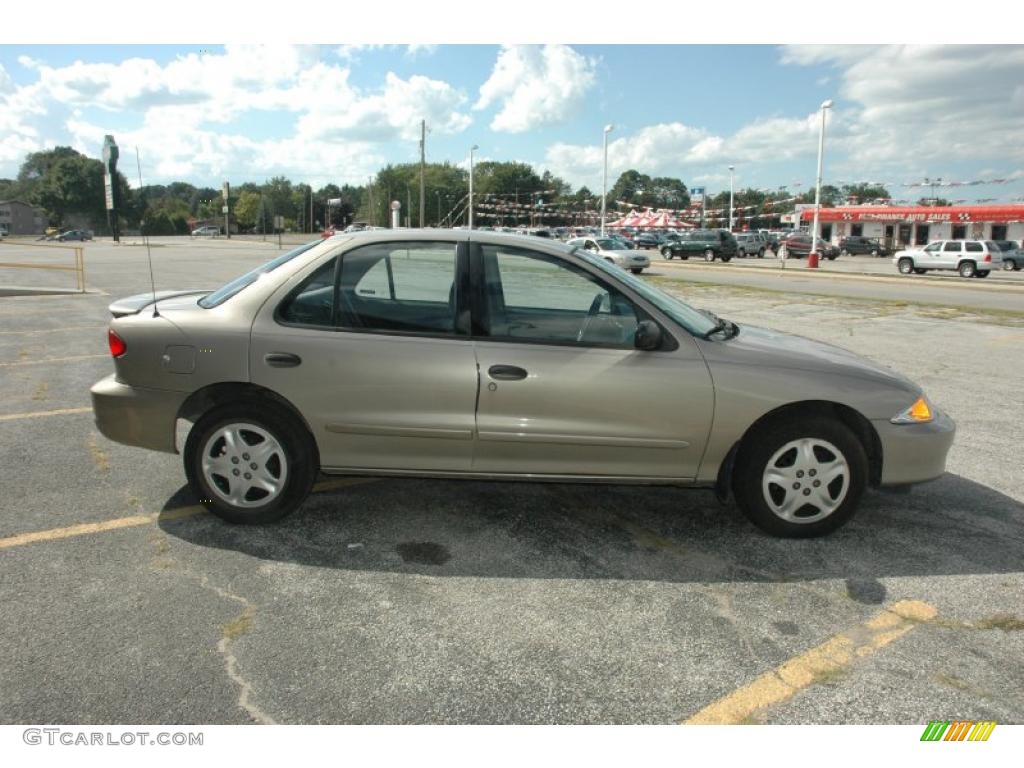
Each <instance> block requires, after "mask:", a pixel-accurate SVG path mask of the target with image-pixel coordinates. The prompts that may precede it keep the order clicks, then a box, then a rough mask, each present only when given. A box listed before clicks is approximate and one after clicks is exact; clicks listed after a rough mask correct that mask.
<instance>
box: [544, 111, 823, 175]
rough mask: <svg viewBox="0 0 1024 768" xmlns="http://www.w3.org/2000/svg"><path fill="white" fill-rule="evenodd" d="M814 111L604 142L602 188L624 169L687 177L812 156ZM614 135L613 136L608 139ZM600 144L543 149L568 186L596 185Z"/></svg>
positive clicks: (653, 128)
mask: <svg viewBox="0 0 1024 768" xmlns="http://www.w3.org/2000/svg"><path fill="white" fill-rule="evenodd" d="M819 120H820V117H819V115H818V113H817V112H815V113H813V114H811V115H808V116H807V117H804V118H781V117H778V118H770V119H767V120H758V121H755V122H754V123H750V124H748V125H746V126H744V127H742V128H740V129H739V130H738V131H736V133H734V134H732V135H731V136H719V135H716V134H713V133H711V132H710V131H708V130H706V129H704V128H697V127H694V126H689V125H685V124H683V123H678V122H677V123H659V124H657V125H649V126H646V127H644V128H641V129H640V130H638V131H636V132H635V133H633V134H629V135H623V136H619V137H618V138H616V139H614V140H612V141H610V142H609V143H608V184H609V185H611V184H612V183H614V180H615V179H616V178H618V175H619V174H620V173H621V172H623V171H625V170H628V169H630V168H635V169H637V170H639V171H640V172H641V173H646V174H649V175H652V176H664V175H671V176H677V177H678V176H682V177H684V178H690V177H693V176H694V174H695V173H700V172H701V169H703V168H705V167H706V166H709V165H726V164H728V163H748V164H753V163H760V162H764V161H765V160H766V159H770V161H771V162H777V161H780V160H792V159H794V158H797V157H800V156H807V155H812V154H814V153H815V152H816V151H817V137H818V121H819ZM612 135H615V134H612ZM603 162H604V154H603V147H602V145H600V144H596V143H595V144H592V145H589V146H587V145H573V144H562V143H559V144H554V145H552V146H550V147H549V148H548V150H547V164H548V166H549V167H550V168H551V170H552V172H553V173H555V174H556V175H558V176H562V177H563V178H565V179H566V180H567V181H569V182H570V183H572V184H581V183H582V184H586V185H587V186H590V187H591V188H594V185H595V184H597V185H598V186H599V185H600V183H601V171H602V166H603Z"/></svg>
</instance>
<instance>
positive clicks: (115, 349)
mask: <svg viewBox="0 0 1024 768" xmlns="http://www.w3.org/2000/svg"><path fill="white" fill-rule="evenodd" d="M107 343H108V344H110V354H111V355H113V356H114V357H120V356H121V355H123V354H124V353H125V352H127V351H128V345H127V344H125V343H124V339H122V338H121V337H120V336H118V335H117V334H116V333H114V331H113V329H111V330H109V331H107Z"/></svg>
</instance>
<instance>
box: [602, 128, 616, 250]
mask: <svg viewBox="0 0 1024 768" xmlns="http://www.w3.org/2000/svg"><path fill="white" fill-rule="evenodd" d="M614 130H615V126H614V125H612V124H611V123H609V124H608V125H606V126H605V127H604V177H603V179H604V180H603V181H602V182H601V237H604V220H605V211H606V210H607V201H608V134H609V133H611V132H612V131H614Z"/></svg>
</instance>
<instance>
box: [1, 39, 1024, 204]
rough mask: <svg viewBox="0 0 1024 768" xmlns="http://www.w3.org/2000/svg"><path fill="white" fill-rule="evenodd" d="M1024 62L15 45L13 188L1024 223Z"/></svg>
mask: <svg viewBox="0 0 1024 768" xmlns="http://www.w3.org/2000/svg"><path fill="white" fill-rule="evenodd" d="M1022 72H1024V46H1019V45H992V44H986V45H957V46H953V45H937V46H925V45H856V44H830V45H821V44H811V45H637V44H634V45H596V44H590V45H565V44H560V43H547V44H535V45H427V44H412V45H392V44H388V45H339V44H334V45H298V44H283V43H281V44H278V43H275V44H260V43H246V44H231V45H226V46H225V45H211V44H202V43H200V44H196V45H162V44H150V45H76V44H71V43H65V44H59V45H17V44H3V45H0V178H10V177H13V176H15V175H16V174H17V172H18V168H19V166H20V165H21V163H22V161H23V160H24V157H25V155H26V154H27V153H28V152H33V151H37V150H41V149H46V148H50V147H53V146H54V145H58V144H60V145H69V146H72V147H74V148H75V149H77V150H79V151H81V152H83V153H85V154H87V155H90V156H93V157H99V155H100V151H101V147H102V143H103V137H104V135H105V134H113V135H114V137H115V138H116V140H117V142H118V144H119V145H120V147H121V157H122V162H121V165H120V169H121V171H122V173H124V174H125V176H126V177H127V178H128V180H129V183H131V184H132V185H136V184H137V183H138V172H137V169H136V165H135V149H136V148H138V151H139V155H140V157H141V165H142V177H143V181H144V183H147V184H148V183H164V184H165V183H168V182H171V181H176V180H177V181H188V182H191V183H193V184H196V185H204V186H211V187H219V186H220V183H221V182H222V181H223V180H229V181H231V182H232V183H234V184H238V183H241V182H245V181H255V182H261V181H263V180H265V179H268V178H270V177H271V176H274V175H277V174H283V175H285V176H287V177H289V178H290V179H291V180H292V181H294V182H308V183H311V184H313V186H314V187H320V186H322V185H323V184H325V183H327V182H335V183H339V184H340V183H345V182H348V183H355V184H363V183H365V182H366V181H367V179H368V178H369V177H370V176H372V175H373V174H374V173H375V172H376V171H377V170H378V169H379V168H381V167H382V166H383V165H385V164H387V163H403V162H415V161H417V160H418V156H419V147H418V140H419V122H420V120H421V119H425V120H426V121H427V125H428V131H429V132H428V135H427V159H428V161H431V162H444V161H449V162H452V163H456V164H462V165H467V164H468V155H469V148H470V147H471V146H473V145H474V144H475V145H478V146H479V149H478V150H477V151H476V154H475V157H476V159H477V161H481V160H495V161H507V160H515V161H522V162H527V163H530V164H531V165H533V166H534V167H535V168H536V169H537V170H538V172H542V171H543V170H550V171H551V172H552V173H554V174H556V175H558V176H560V177H562V178H564V179H565V180H566V181H568V182H569V183H570V184H572V185H573V187H574V188H576V187H578V186H580V185H586V186H587V187H589V188H590V190H591V191H594V192H600V189H601V183H602V159H603V151H602V139H603V128H604V126H605V125H607V124H613V125H614V129H613V130H612V131H611V133H609V134H608V139H609V144H608V175H609V186H611V184H612V183H614V180H615V179H616V178H617V177H618V175H619V173H621V172H622V171H624V170H627V169H630V168H635V169H636V170H638V171H640V172H642V173H647V174H650V175H652V176H654V175H658V176H673V177H678V178H681V179H682V180H683V181H684V182H685V183H686V184H687V185H689V186H705V187H706V188H707V190H708V192H709V193H714V192H716V191H720V190H723V189H728V187H729V170H728V166H729V165H733V166H735V172H734V179H735V186H736V188H737V189H743V188H746V187H752V188H758V189H777V188H779V187H786V188H787V189H789V190H790V191H792V192H796V193H799V192H803V191H806V190H807V189H810V188H812V187H813V184H814V177H815V167H816V161H817V151H818V136H819V129H820V122H821V116H820V115H821V113H820V111H819V107H820V105H821V103H822V102H823V101H824V100H826V99H832V100H833V101H834V106H833V108H832V109H831V110H829V111H828V113H827V119H828V122H827V128H826V141H825V159H824V173H823V180H824V183H826V184H836V185H841V184H845V183H856V182H882V183H885V184H886V185H887V186H888V187H889V189H890V192H891V193H892V194H893V197H894V198H895V199H903V200H907V201H908V202H914V201H916V200H917V198H919V197H922V196H930V194H931V187H926V188H920V187H910V186H904V185H909V184H913V183H919V182H922V181H923V180H924V179H925V178H929V179H935V178H941V179H942V180H943V182H944V183H948V182H970V181H985V182H991V181H993V180H998V179H1003V180H1009V181H1008V183H1001V184H994V183H985V184H978V185H973V186H957V187H949V188H945V187H940V188H939V189H938V190H937V192H938V194H939V195H940V196H942V197H946V198H947V199H951V200H965V201H968V202H975V201H1000V202H1009V201H1014V200H1016V201H1024V77H1022V76H1021V73H1022Z"/></svg>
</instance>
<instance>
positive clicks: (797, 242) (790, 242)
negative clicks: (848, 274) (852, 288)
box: [779, 232, 839, 261]
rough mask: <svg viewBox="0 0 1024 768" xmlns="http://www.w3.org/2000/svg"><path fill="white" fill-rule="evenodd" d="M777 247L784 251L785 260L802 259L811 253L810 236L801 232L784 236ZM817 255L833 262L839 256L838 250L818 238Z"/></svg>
mask: <svg viewBox="0 0 1024 768" xmlns="http://www.w3.org/2000/svg"><path fill="white" fill-rule="evenodd" d="M779 247H780V248H785V249H786V257H787V258H796V259H802V258H804V257H805V256H807V255H808V254H809V253H810V252H811V247H812V243H811V236H810V235H806V234H803V233H802V232H800V233H794V234H791V235H786V237H784V238H783V239H782V241H781V242H780V243H779ZM818 255H819V256H821V258H823V259H828V260H829V261H835V259H836V257H837V256H838V255H839V249H838V248H836V247H835V246H834V245H832V244H830V243H829V242H827V241H825V240H822V239H821V238H820V237H819V238H818Z"/></svg>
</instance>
